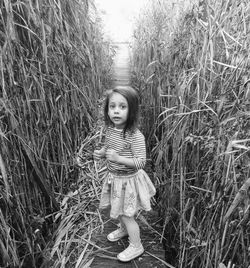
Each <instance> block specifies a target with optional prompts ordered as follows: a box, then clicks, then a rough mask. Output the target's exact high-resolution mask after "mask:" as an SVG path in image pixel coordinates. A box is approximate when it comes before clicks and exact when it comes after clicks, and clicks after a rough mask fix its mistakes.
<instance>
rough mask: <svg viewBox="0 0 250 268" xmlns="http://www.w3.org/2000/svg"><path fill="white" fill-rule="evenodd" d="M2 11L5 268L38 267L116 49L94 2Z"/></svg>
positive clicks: (34, 4) (0, 5)
mask: <svg viewBox="0 0 250 268" xmlns="http://www.w3.org/2000/svg"><path fill="white" fill-rule="evenodd" d="M0 12H1V16H0V36H1V38H0V103H1V106H0V107H1V120H0V127H1V128H0V130H1V131H0V142H1V146H0V169H1V174H2V176H1V180H0V182H1V199H0V200H1V201H0V202H1V213H0V221H1V224H0V238H1V239H0V241H1V242H0V251H1V255H2V258H1V259H0V266H4V267H5V266H9V267H14V266H16V267H39V265H41V263H42V262H43V248H45V246H46V243H47V240H48V239H50V238H51V228H52V227H53V224H54V214H53V212H55V211H57V210H58V209H59V205H58V198H60V194H61V193H65V192H66V191H68V187H69V185H70V183H71V182H72V181H74V180H75V170H74V169H72V167H73V160H72V159H73V157H72V155H73V153H74V152H75V150H76V147H77V146H78V145H79V141H80V140H81V139H82V138H84V137H86V136H87V134H88V133H89V132H90V131H91V129H92V124H93V122H94V120H95V114H96V107H97V105H96V100H97V99H98V97H99V96H100V95H101V93H102V89H103V87H105V86H107V83H108V81H109V80H108V77H109V73H108V72H107V70H109V69H110V64H111V59H110V44H109V43H107V42H104V40H103V35H102V30H101V25H100V21H99V19H98V16H97V13H96V10H95V7H94V5H93V3H92V1H89V0H73V1H69V0H66V1H61V0H60V1H55V0H42V1H29V0H22V1H10V0H6V1H1V2H0ZM65 189H67V190H65Z"/></svg>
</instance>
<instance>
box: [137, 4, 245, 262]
mask: <svg viewBox="0 0 250 268" xmlns="http://www.w3.org/2000/svg"><path fill="white" fill-rule="evenodd" d="M173 2H174V1H173ZM174 5H178V1H176V3H175V4H174ZM175 10H179V8H177V9H173V12H172V11H171V9H170V5H169V2H168V3H166V1H157V3H156V2H154V3H152V6H151V8H150V9H149V10H148V11H147V12H146V13H145V14H144V16H142V18H141V20H140V21H139V22H138V27H137V30H136V31H135V40H134V57H133V61H134V69H133V71H134V72H133V81H134V86H136V87H138V89H139V90H140V91H141V92H142V93H143V96H144V101H145V102H146V105H149V106H150V107H151V112H150V113H149V114H148V115H149V116H148V117H150V119H149V120H147V122H146V124H145V125H144V129H145V132H146V133H148V134H150V139H149V141H148V144H149V146H150V148H151V149H152V155H151V156H152V158H153V159H154V163H155V174H156V179H157V181H158V183H159V184H160V186H161V187H159V191H158V195H159V203H160V204H161V207H162V211H161V213H162V215H163V218H164V223H163V229H164V232H165V236H166V238H168V242H167V244H165V245H164V246H165V247H166V253H167V256H166V258H167V259H168V260H169V259H170V258H171V254H173V255H172V259H171V261H172V263H174V264H175V265H176V266H178V267H247V266H248V265H249V257H248V249H249V246H250V245H249V239H248V233H249V225H248V220H247V219H248V215H249V196H248V194H247V193H248V189H249V180H248V179H249V175H250V173H249V156H250V155H249V152H250V149H249V148H250V146H249V145H250V134H249V127H250V125H249V124H250V123H249V122H250V121H249V116H250V115H249V104H250V96H249V45H250V40H249V29H250V17H249V10H250V4H249V2H248V1H230V0H229V1H213V0H209V1H199V2H198V3H197V4H195V5H194V6H189V8H188V10H187V12H185V13H183V14H180V16H179V17H178V20H176V12H175ZM173 17H175V19H173ZM171 23H173V24H171ZM141 44H142V45H141ZM140 45H141V46H140ZM148 122H149V124H148ZM152 125H154V126H155V127H156V131H153V132H152V131H151V129H152ZM169 261H170V260H169Z"/></svg>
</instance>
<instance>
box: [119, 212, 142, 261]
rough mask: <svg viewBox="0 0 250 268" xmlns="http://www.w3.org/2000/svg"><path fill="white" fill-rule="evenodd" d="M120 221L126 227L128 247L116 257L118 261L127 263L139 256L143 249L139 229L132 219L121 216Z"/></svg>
mask: <svg viewBox="0 0 250 268" xmlns="http://www.w3.org/2000/svg"><path fill="white" fill-rule="evenodd" d="M121 220H122V222H123V223H124V225H125V226H126V229H127V232H128V235H129V242H130V243H129V246H128V247H127V248H126V249H125V250H123V251H122V252H121V253H119V254H118V255H117V258H118V260H120V261H122V262H127V261H131V260H133V259H135V258H136V257H138V256H140V255H141V254H142V253H143V251H144V248H143V246H142V244H141V238H140V228H139V225H138V223H137V222H136V221H135V219H134V217H126V216H121Z"/></svg>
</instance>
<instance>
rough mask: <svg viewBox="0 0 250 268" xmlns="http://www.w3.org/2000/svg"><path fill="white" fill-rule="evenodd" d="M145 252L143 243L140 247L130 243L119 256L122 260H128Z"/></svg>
mask: <svg viewBox="0 0 250 268" xmlns="http://www.w3.org/2000/svg"><path fill="white" fill-rule="evenodd" d="M143 252H144V248H143V246H142V244H141V245H140V246H139V247H135V246H134V245H133V244H129V246H128V247H127V248H126V249H125V250H123V251H122V252H121V253H119V254H118V255H117V258H118V260H120V261H122V262H127V261H131V260H133V259H135V258H136V257H138V256H140V255H141V254H142V253H143Z"/></svg>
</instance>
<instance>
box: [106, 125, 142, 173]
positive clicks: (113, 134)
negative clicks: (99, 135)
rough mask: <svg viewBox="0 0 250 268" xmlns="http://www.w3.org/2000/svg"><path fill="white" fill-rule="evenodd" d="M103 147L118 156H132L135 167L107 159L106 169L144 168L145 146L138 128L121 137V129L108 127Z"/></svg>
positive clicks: (122, 170)
mask: <svg viewBox="0 0 250 268" xmlns="http://www.w3.org/2000/svg"><path fill="white" fill-rule="evenodd" d="M105 149H113V150H115V151H116V152H117V153H118V154H119V155H120V156H124V157H128V158H133V160H134V163H135V168H132V167H128V166H125V165H123V164H119V163H114V162H112V161H109V160H107V166H108V170H109V171H111V172H124V171H125V172H129V173H132V172H135V171H137V170H139V169H142V168H144V166H145V163H146V146H145V138H144V135H143V134H142V133H141V132H140V130H139V129H136V130H135V131H134V132H133V133H131V132H128V133H127V134H126V137H125V138H124V137H123V131H121V130H119V129H115V128H111V127H109V128H108V130H107V133H106V138H105Z"/></svg>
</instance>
